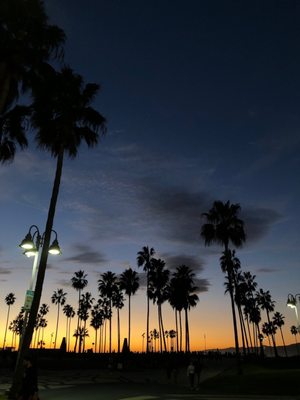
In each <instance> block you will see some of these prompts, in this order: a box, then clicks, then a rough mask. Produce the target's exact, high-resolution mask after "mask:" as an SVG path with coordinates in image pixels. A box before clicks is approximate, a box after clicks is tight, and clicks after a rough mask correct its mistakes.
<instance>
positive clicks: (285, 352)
mask: <svg viewBox="0 0 300 400" xmlns="http://www.w3.org/2000/svg"><path fill="white" fill-rule="evenodd" d="M279 329H280V334H281V339H282V343H283V348H284V354H285V356H286V357H287V356H288V355H287V350H286V345H285V341H284V337H283V333H282V329H281V326H280V327H279Z"/></svg>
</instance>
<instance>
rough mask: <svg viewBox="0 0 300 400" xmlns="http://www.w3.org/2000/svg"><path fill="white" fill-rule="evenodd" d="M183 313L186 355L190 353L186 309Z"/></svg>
mask: <svg viewBox="0 0 300 400" xmlns="http://www.w3.org/2000/svg"><path fill="white" fill-rule="evenodd" d="M184 313H185V351H186V353H188V352H189V351H190V332H189V319H188V309H187V308H185V309H184Z"/></svg>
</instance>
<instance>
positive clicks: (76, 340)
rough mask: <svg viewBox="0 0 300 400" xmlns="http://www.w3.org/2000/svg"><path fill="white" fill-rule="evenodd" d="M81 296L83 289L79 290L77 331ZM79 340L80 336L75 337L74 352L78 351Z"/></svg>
mask: <svg viewBox="0 0 300 400" xmlns="http://www.w3.org/2000/svg"><path fill="white" fill-rule="evenodd" d="M80 296H81V290H80V289H79V290H78V317H77V332H78V329H79V307H80ZM77 342H78V336H76V337H75V345H74V353H76V350H77Z"/></svg>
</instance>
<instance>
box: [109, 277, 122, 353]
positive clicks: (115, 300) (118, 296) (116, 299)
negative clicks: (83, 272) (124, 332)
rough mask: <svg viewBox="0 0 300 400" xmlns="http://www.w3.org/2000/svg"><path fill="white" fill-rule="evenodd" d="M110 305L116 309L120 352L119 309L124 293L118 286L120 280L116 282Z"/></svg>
mask: <svg viewBox="0 0 300 400" xmlns="http://www.w3.org/2000/svg"><path fill="white" fill-rule="evenodd" d="M112 305H113V307H115V308H116V309H117V326H118V353H120V349H121V329H120V310H121V309H122V308H123V307H124V295H123V292H122V290H121V288H120V282H117V286H116V291H115V292H114V293H113V297H112Z"/></svg>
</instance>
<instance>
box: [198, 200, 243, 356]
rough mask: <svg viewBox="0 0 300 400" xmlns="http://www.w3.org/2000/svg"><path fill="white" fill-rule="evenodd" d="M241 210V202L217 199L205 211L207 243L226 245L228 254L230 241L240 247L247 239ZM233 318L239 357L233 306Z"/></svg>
mask: <svg viewBox="0 0 300 400" xmlns="http://www.w3.org/2000/svg"><path fill="white" fill-rule="evenodd" d="M240 210H241V207H240V205H239V204H231V203H230V202H229V201H227V202H226V203H223V202H222V201H215V202H214V203H213V206H212V208H211V209H210V210H209V211H208V212H207V213H203V216H204V217H205V219H206V223H205V224H204V225H202V228H201V236H202V237H203V238H204V241H205V245H207V246H209V245H211V244H213V243H217V244H221V245H222V246H223V247H224V253H225V254H228V250H229V245H230V243H232V244H233V245H234V246H235V247H240V246H241V245H242V244H243V242H245V240H246V234H245V231H244V222H243V221H242V220H241V219H240V218H238V215H239V212H240ZM229 280H230V281H231V282H230V286H231V287H233V282H232V276H231V275H229ZM232 318H233V329H234V339H235V351H236V355H237V356H238V358H239V339H238V330H237V322H236V315H235V311H234V307H232ZM238 363H239V361H238Z"/></svg>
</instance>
